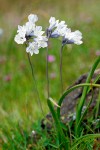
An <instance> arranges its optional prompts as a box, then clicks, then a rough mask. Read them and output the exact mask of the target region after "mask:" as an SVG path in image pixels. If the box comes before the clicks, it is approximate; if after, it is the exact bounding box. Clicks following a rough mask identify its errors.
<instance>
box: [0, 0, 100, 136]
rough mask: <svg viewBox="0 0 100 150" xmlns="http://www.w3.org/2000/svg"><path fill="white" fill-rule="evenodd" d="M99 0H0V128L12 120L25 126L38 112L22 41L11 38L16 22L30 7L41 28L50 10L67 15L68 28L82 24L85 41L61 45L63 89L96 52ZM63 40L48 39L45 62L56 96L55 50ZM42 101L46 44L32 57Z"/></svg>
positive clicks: (64, 17) (86, 67)
mask: <svg viewBox="0 0 100 150" xmlns="http://www.w3.org/2000/svg"><path fill="white" fill-rule="evenodd" d="M99 12H100V0H70V1H69V0H62V1H61V0H30V1H27V0H23V1H20V0H16V1H14V0H0V28H2V29H3V31H4V32H3V35H2V36H1V37H0V128H1V131H0V132H1V133H2V128H3V127H4V126H5V127H7V126H8V127H9V126H10V123H11V122H14V123H17V122H20V121H21V122H23V125H24V126H27V125H28V126H29V125H30V124H31V123H32V122H34V121H36V120H37V119H39V118H42V117H43V116H42V113H41V109H40V108H39V106H38V102H37V95H36V91H35V86H34V82H33V80H32V75H31V69H30V66H29V63H28V59H27V54H26V52H25V47H24V46H23V45H17V44H16V43H15V42H14V36H15V34H16V31H17V26H18V24H20V25H23V24H24V23H25V22H26V21H27V16H28V15H29V14H30V13H34V14H37V15H38V17H39V21H38V24H39V25H42V26H43V30H45V29H46V28H47V27H48V25H49V23H48V20H49V18H50V17H51V16H54V17H56V18H57V19H59V20H65V21H66V23H67V24H68V27H70V28H71V29H72V31H75V30H80V31H81V32H82V34H83V42H84V43H83V44H82V45H80V46H77V45H72V46H71V45H69V46H68V47H67V46H66V47H65V48H64V50H63V83H64V89H66V88H67V87H68V86H69V85H71V84H72V83H73V82H74V81H75V80H76V79H77V77H79V76H80V75H81V74H83V73H85V72H88V71H89V69H90V67H91V65H92V63H93V62H94V60H95V58H96V57H97V55H100V14H99ZM60 45H61V41H60V40H58V39H51V40H50V46H49V54H51V55H54V56H55V61H54V62H53V63H49V77H50V95H51V97H52V98H53V99H54V100H57V99H58V98H59V97H60V80H59V50H60ZM31 60H32V63H33V65H34V72H35V76H36V80H37V86H38V90H39V93H40V98H41V102H42V107H43V109H44V112H45V114H46V113H47V112H48V108H47V103H46V97H47V93H46V49H41V50H40V53H39V55H33V56H32V57H31Z"/></svg>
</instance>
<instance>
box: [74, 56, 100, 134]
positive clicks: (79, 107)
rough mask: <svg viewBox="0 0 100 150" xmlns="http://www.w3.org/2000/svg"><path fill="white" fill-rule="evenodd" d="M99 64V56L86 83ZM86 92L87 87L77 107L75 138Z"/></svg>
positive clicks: (78, 132)
mask: <svg viewBox="0 0 100 150" xmlns="http://www.w3.org/2000/svg"><path fill="white" fill-rule="evenodd" d="M99 62H100V56H99V57H98V58H97V59H96V61H95V63H94V64H93V66H92V68H91V70H90V72H89V75H88V77H87V79H86V83H89V82H90V80H91V79H92V76H93V74H94V71H95V69H96V67H97V66H98V64H99ZM87 92H88V87H84V89H83V92H82V97H81V99H80V101H79V104H78V107H77V112H76V126H75V133H76V136H77V137H79V135H80V126H77V125H78V123H79V120H80V118H81V112H82V108H83V105H84V103H85V98H86V95H87Z"/></svg>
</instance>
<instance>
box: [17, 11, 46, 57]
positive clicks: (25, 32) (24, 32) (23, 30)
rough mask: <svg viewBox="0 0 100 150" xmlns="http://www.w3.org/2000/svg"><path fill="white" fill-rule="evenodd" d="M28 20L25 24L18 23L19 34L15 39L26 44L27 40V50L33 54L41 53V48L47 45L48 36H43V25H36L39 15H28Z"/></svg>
mask: <svg viewBox="0 0 100 150" xmlns="http://www.w3.org/2000/svg"><path fill="white" fill-rule="evenodd" d="M28 20H29V21H28V22H26V24H25V25H23V26H20V25H18V30H17V35H16V36H15V38H14V40H15V41H16V43H18V44H24V43H25V42H26V44H27V47H26V52H28V53H30V54H31V56H32V55H33V54H38V53H39V48H41V47H42V48H44V47H47V40H48V39H47V37H46V36H43V33H44V31H42V27H41V26H36V25H35V22H36V21H37V20H38V17H37V16H36V15H34V14H31V15H29V16H28Z"/></svg>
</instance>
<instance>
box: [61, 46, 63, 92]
mask: <svg viewBox="0 0 100 150" xmlns="http://www.w3.org/2000/svg"><path fill="white" fill-rule="evenodd" d="M62 51H63V46H61V49H60V83H61V94H63V80H62Z"/></svg>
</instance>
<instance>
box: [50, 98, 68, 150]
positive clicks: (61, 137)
mask: <svg viewBox="0 0 100 150" xmlns="http://www.w3.org/2000/svg"><path fill="white" fill-rule="evenodd" d="M47 103H48V106H49V109H50V112H51V114H52V116H53V119H54V122H55V126H56V130H57V133H58V139H59V144H60V149H61V150H62V147H64V149H65V150H68V149H69V144H68V143H69V142H68V139H67V138H66V137H65V135H64V133H63V130H62V127H61V124H60V120H59V119H58V116H57V114H56V111H55V110H54V107H53V105H52V102H51V101H50V100H49V99H48V100H47Z"/></svg>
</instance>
